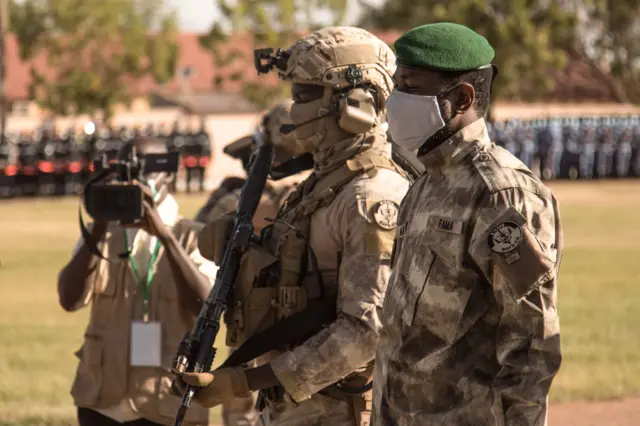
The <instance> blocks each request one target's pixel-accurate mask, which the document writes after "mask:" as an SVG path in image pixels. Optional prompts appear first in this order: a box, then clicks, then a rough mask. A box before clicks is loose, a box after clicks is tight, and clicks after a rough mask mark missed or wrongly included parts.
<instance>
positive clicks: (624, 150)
mask: <svg viewBox="0 0 640 426" xmlns="http://www.w3.org/2000/svg"><path fill="white" fill-rule="evenodd" d="M487 127H488V129H489V137H490V138H491V140H492V141H495V143H496V145H498V146H501V147H503V148H505V149H506V150H507V151H509V152H510V153H511V154H513V155H515V156H516V157H518V158H519V159H520V161H522V162H523V163H524V164H525V165H526V166H527V167H528V168H529V169H531V170H532V171H533V172H534V173H536V175H537V176H540V177H542V178H543V179H546V180H548V179H594V178H597V179H607V178H628V177H635V178H637V177H640V117H638V116H615V117H572V118H554V119H544V120H527V121H521V120H507V121H505V122H497V121H494V122H490V123H487Z"/></svg>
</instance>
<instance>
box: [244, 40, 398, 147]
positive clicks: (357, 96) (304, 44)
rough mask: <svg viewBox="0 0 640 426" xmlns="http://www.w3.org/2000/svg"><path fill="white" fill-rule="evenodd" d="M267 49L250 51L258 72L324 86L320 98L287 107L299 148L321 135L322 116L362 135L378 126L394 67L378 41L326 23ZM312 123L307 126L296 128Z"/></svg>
mask: <svg viewBox="0 0 640 426" xmlns="http://www.w3.org/2000/svg"><path fill="white" fill-rule="evenodd" d="M273 52H274V51H273V49H270V48H269V49H259V50H256V52H255V59H256V68H257V70H258V72H259V73H264V72H268V71H269V70H271V69H273V68H275V69H276V71H277V73H278V75H279V76H280V77H281V78H282V79H284V80H288V81H291V82H292V83H298V84H304V85H316V86H322V87H323V88H324V90H323V92H322V97H321V98H320V99H317V100H313V101H311V102H305V103H304V104H301V105H299V104H297V103H296V104H294V107H293V109H292V113H291V114H292V119H293V122H294V123H295V124H296V139H297V141H298V143H301V144H302V145H303V148H304V149H305V150H311V149H312V148H313V147H314V146H317V145H318V144H319V143H320V141H321V140H322V139H324V137H325V136H326V129H325V130H324V131H323V126H320V125H319V124H320V121H325V120H321V119H322V118H325V117H336V118H337V124H338V126H339V127H340V128H341V129H342V130H344V131H346V132H348V133H351V134H362V133H365V132H367V131H368V130H370V129H371V128H373V127H375V126H376V125H378V124H380V121H381V117H382V116H383V113H384V110H385V103H386V100H387V98H388V97H389V95H390V94H391V92H392V91H393V88H394V84H393V74H394V72H395V69H396V58H395V55H394V53H393V51H392V50H391V48H389V46H387V44H385V43H384V42H383V41H382V40H380V39H378V38H377V37H375V36H374V35H373V34H371V33H369V32H368V31H366V30H363V29H361V28H356V27H328V28H323V29H321V30H318V31H316V32H314V33H312V34H311V35H309V36H308V37H305V38H303V39H301V40H299V41H297V42H296V43H294V44H293V46H291V47H290V48H289V49H288V50H286V51H283V50H280V49H278V50H277V51H276V52H275V53H273ZM305 116H306V117H305ZM313 121H316V123H315V125H314V126H312V127H311V130H308V129H309V128H307V129H305V131H304V132H300V131H299V130H298V128H300V127H302V126H303V125H305V126H304V127H307V126H306V124H307V123H312V122H313ZM314 127H315V129H313V128H314Z"/></svg>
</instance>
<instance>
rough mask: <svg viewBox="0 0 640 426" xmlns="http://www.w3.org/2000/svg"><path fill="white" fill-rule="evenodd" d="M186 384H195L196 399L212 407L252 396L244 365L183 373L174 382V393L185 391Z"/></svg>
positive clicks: (199, 402) (201, 403)
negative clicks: (208, 371)
mask: <svg viewBox="0 0 640 426" xmlns="http://www.w3.org/2000/svg"><path fill="white" fill-rule="evenodd" d="M186 384H188V385H191V386H195V387H196V388H198V389H196V393H195V396H194V399H195V401H196V402H197V403H198V404H200V405H202V406H203V407H207V408H212V407H215V406H217V405H220V404H226V403H229V402H231V401H233V400H234V399H237V398H248V397H250V396H251V390H250V389H249V383H248V382H247V376H246V374H245V373H244V369H243V368H242V367H234V368H221V369H220V370H216V371H212V372H210V373H183V374H181V375H180V376H179V377H178V378H177V379H176V380H175V381H174V382H173V384H172V386H171V387H172V393H173V394H174V395H175V394H176V392H179V396H182V394H183V393H184V390H185V387H186Z"/></svg>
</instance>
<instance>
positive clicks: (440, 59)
mask: <svg viewBox="0 0 640 426" xmlns="http://www.w3.org/2000/svg"><path fill="white" fill-rule="evenodd" d="M393 47H394V48H395V51H396V62H397V64H398V66H402V67H408V68H431V69H436V70H439V71H470V70H476V69H478V68H482V67H485V66H487V65H489V64H490V63H491V60H492V59H493V57H494V55H495V52H494V51H493V47H491V45H490V44H489V42H488V41H487V39H486V38H484V37H482V36H481V35H480V34H478V33H476V32H475V31H473V30H472V29H470V28H467V27H465V26H463V25H458V24H453V23H449V22H442V23H437V24H426V25H422V26H420V27H416V28H414V29H412V30H409V31H407V32H406V33H404V34H403V35H402V36H400V38H399V39H398V40H396V42H395V43H394V45H393Z"/></svg>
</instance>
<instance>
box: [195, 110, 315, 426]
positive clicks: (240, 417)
mask: <svg viewBox="0 0 640 426" xmlns="http://www.w3.org/2000/svg"><path fill="white" fill-rule="evenodd" d="M291 104H292V102H291V101H284V102H281V103H278V104H276V105H275V106H274V107H273V108H271V109H270V110H269V112H268V113H267V114H266V115H265V119H266V120H267V121H268V123H269V126H268V128H267V130H266V131H267V133H268V134H269V140H270V141H271V142H272V143H273V144H274V147H275V151H276V157H275V159H274V164H278V163H282V162H285V161H287V160H288V159H289V157H290V156H291V155H292V154H294V153H292V152H291V150H290V149H287V147H286V146H287V145H295V139H294V138H293V137H292V136H291V135H284V134H282V133H280V132H279V128H280V126H281V125H283V124H290V123H291V119H290V117H289V112H290V110H291ZM252 146H253V142H252V136H246V137H244V138H241V139H239V140H238V141H236V142H232V143H231V144H229V145H228V146H227V147H226V148H225V153H227V154H229V155H230V156H232V157H233V158H239V159H241V160H242V162H243V166H244V168H245V170H246V169H247V167H248V163H249V157H250V155H251V149H252ZM308 174H309V173H307V172H301V173H298V174H296V175H293V176H290V177H287V178H284V179H282V180H279V181H269V182H267V183H266V186H265V191H264V193H263V195H262V199H261V201H260V204H259V206H258V209H257V210H256V214H255V216H254V227H255V231H256V232H258V233H259V232H260V231H261V230H262V228H264V227H265V226H266V225H267V224H268V222H267V221H266V220H265V219H264V218H265V217H275V215H276V214H277V212H278V209H279V208H280V206H281V205H282V203H283V202H284V200H285V199H286V198H287V196H288V195H289V194H290V193H291V192H292V191H293V190H294V189H295V186H296V185H297V184H298V183H300V182H301V181H302V180H304V178H305V177H307V176H308ZM244 180H245V179H243V178H235V177H231V178H227V179H225V180H224V181H223V182H222V184H221V185H220V187H218V188H217V189H216V190H214V191H213V193H212V194H211V196H210V198H209V200H208V201H207V203H206V204H205V206H203V207H202V209H201V210H200V212H199V213H198V215H197V217H196V220H199V221H201V222H204V223H209V222H211V221H213V220H215V219H216V218H218V217H220V216H222V215H223V214H226V213H229V212H231V211H234V210H235V209H236V208H237V207H238V203H239V201H240V196H241V193H242V184H243V183H244ZM255 404H256V401H255V395H254V397H253V398H239V399H236V400H235V401H233V402H232V403H229V404H225V405H223V407H222V421H223V424H224V425H225V426H245V425H253V424H254V423H255V421H256V420H257V418H258V413H257V412H256V410H255Z"/></svg>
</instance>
